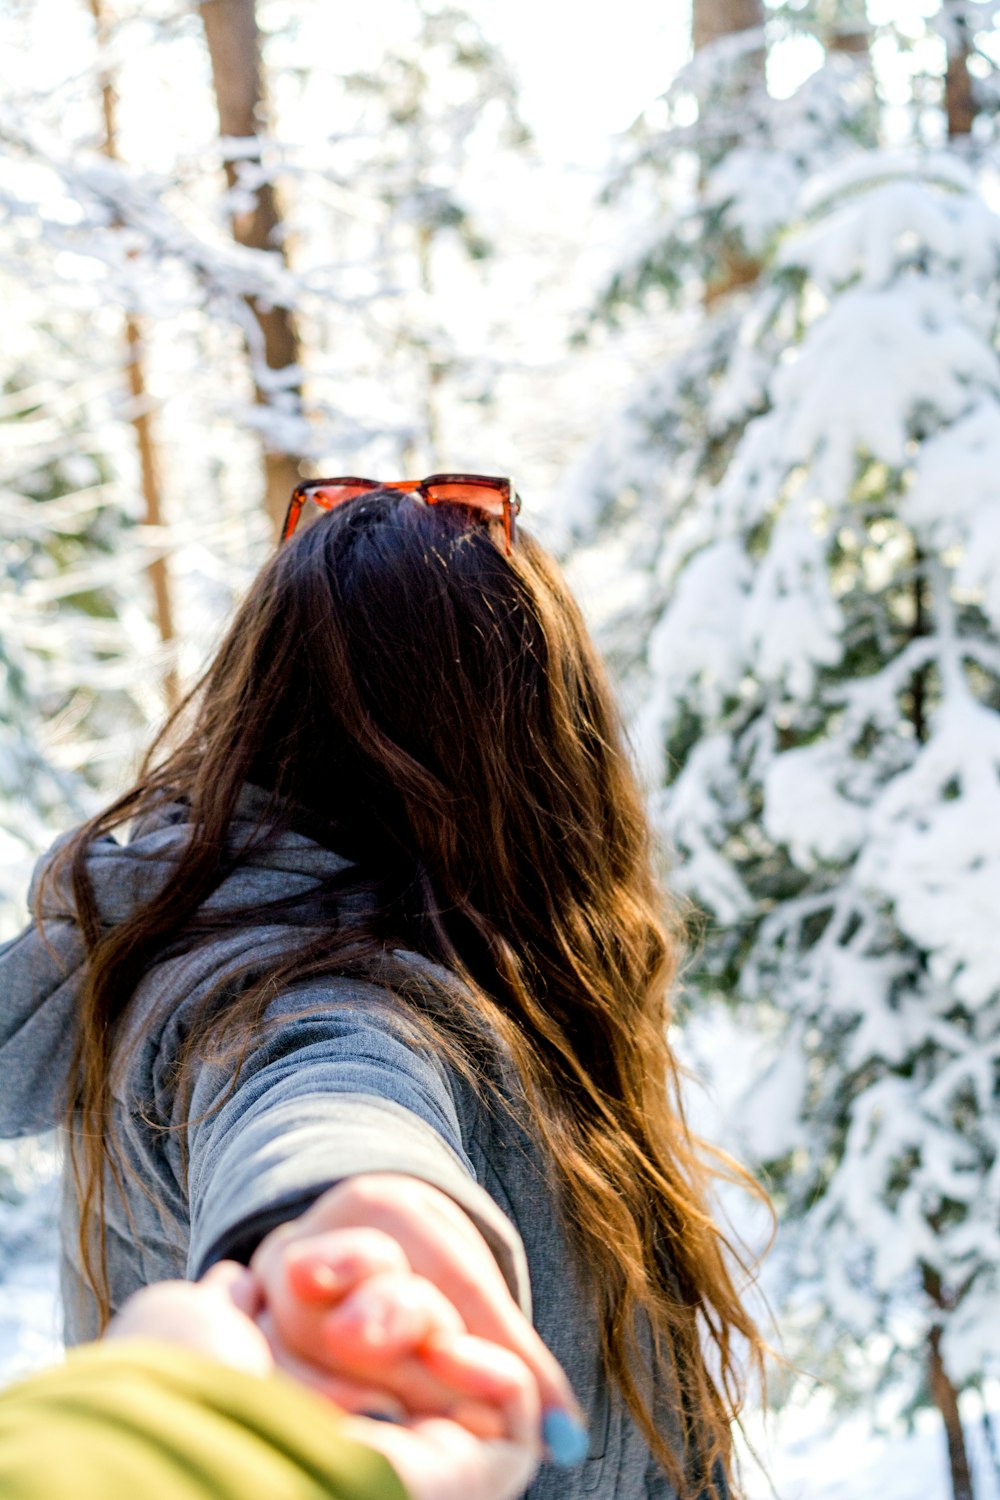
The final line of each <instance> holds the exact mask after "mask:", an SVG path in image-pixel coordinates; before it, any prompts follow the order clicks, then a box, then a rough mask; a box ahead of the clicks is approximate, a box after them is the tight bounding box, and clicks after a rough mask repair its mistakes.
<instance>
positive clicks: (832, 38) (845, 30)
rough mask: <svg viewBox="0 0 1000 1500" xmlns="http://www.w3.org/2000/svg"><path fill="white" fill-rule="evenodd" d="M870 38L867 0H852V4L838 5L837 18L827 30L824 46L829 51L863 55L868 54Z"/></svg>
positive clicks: (857, 55) (851, 55)
mask: <svg viewBox="0 0 1000 1500" xmlns="http://www.w3.org/2000/svg"><path fill="white" fill-rule="evenodd" d="M870 40H871V34H870V27H868V12H867V5H865V0H852V3H850V5H840V6H838V7H837V20H835V21H832V23H831V26H829V28H828V31H826V36H825V37H823V46H825V48H826V51H828V52H846V54H847V55H849V57H861V55H865V54H867V52H868V43H870Z"/></svg>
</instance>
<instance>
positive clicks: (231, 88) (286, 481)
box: [198, 0, 302, 531]
mask: <svg viewBox="0 0 1000 1500" xmlns="http://www.w3.org/2000/svg"><path fill="white" fill-rule="evenodd" d="M198 9H199V12H200V14H201V19H202V24H203V26H204V28H205V41H206V42H207V44H208V52H209V57H210V58H211V63H212V79H213V82H214V85H215V99H216V105H217V107H218V112H219V131H220V134H222V135H223V136H234V137H254V136H256V135H257V130H258V126H259V123H260V116H261V113H262V111H263V107H264V86H263V73H262V67H261V48H260V31H259V29H258V26H257V15H256V10H255V0H203V3H202V4H201V5H199V7H198ZM238 175H239V174H238V164H237V163H236V162H235V161H227V162H226V178H227V181H228V182H229V185H230V187H233V186H235V184H236V182H237V180H238ZM280 224H281V217H280V214H279V212H278V203H277V196H276V194H275V191H274V187H273V185H272V184H271V183H269V182H265V183H262V184H261V185H260V187H258V188H256V189H255V190H254V193H253V208H252V209H251V210H248V211H246V212H242V213H237V214H235V215H234V216H233V236H234V238H235V239H236V240H237V241H238V242H239V243H240V244H241V245H247V246H248V247H250V248H251V249H254V250H271V251H276V252H277V253H278V254H280V255H282V256H283V255H284V253H285V252H284V248H283V246H282V244H281V242H280V238H279V236H278V234H277V232H276V231H277V230H278V228H279V226H280ZM247 304H248V306H249V308H250V310H251V312H252V313H253V315H254V318H255V319H256V321H257V326H258V327H259V329H260V331H261V336H262V339H263V345H264V361H265V363H266V365H267V367H268V369H269V370H284V369H287V368H288V366H289V365H297V364H298V362H299V339H298V333H297V331H296V328H295V322H294V319H293V317H292V314H291V312H290V311H289V309H288V308H287V307H274V306H272V305H270V304H267V305H265V304H263V303H261V302H260V301H259V300H258V299H257V298H255V297H250V298H248V299H247ZM254 388H255V392H256V399H257V401H258V403H259V404H260V405H262V406H267V405H268V404H269V399H270V398H269V396H268V393H267V391H266V390H264V389H263V388H262V386H261V384H260V383H259V381H257V380H256V379H255V381H254ZM286 390H287V393H288V394H290V395H292V396H293V397H294V398H295V399H296V401H297V402H301V398H302V392H301V388H300V386H299V385H298V384H293V385H291V386H289V387H287V388H286ZM264 476H265V486H266V496H265V503H266V507H267V512H268V515H269V516H270V518H271V521H272V523H273V525H274V528H275V531H277V529H278V528H279V527H280V525H281V522H282V520H283V519H284V514H285V509H286V507H287V505H288V500H289V496H290V495H291V492H292V490H293V489H294V488H295V486H296V484H298V482H299V467H298V462H297V460H296V459H295V458H294V457H293V456H292V455H291V454H288V453H283V452H281V451H280V450H279V449H277V448H271V447H269V446H267V444H266V443H265V451H264Z"/></svg>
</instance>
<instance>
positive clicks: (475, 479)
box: [281, 474, 521, 557]
mask: <svg viewBox="0 0 1000 1500" xmlns="http://www.w3.org/2000/svg"><path fill="white" fill-rule="evenodd" d="M444 484H465V485H470V486H472V487H474V488H480V489H483V490H490V491H492V492H493V494H494V495H498V496H499V498H500V504H501V506H502V507H503V534H504V539H505V542H506V551H507V556H508V557H509V556H510V554H511V550H512V548H513V546H514V517H515V516H516V515H518V513H519V512H520V509H521V497H520V495H519V494H518V493H517V491H516V490H515V489H514V481H513V480H512V479H510V478H509V477H507V476H499V475H494V474H428V476H427V478H426V479H395V480H380V479H360V478H356V477H352V476H349V475H348V476H341V477H340V478H338V479H307V480H304V481H303V482H302V484H299V485H296V487H295V489H294V490H293V491H292V498H291V500H290V501H289V502H288V509H287V511H286V512H285V520H284V524H283V525H282V528H281V541H282V542H287V541H288V538H289V537H290V536H291V535H292V534H293V532H294V531H295V528H296V527H297V526H298V524H299V518H300V516H301V515H302V507H303V506H304V505H305V503H306V501H307V500H308V499H309V498H310V495H311V494H312V492H313V491H314V490H323V489H327V488H336V487H338V486H341V487H344V488H347V487H349V486H350V487H354V488H356V489H357V494H356V495H348V496H346V497H345V498H344V499H343V500H337V501H334V503H333V504H332V505H324V504H323V502H322V501H321V500H316V504H317V505H319V506H320V508H321V509H323V510H336V508H337V506H338V505H346V504H347V502H348V500H356V499H357V498H358V496H359V495H364V494H370V493H371V492H373V491H374V490H397V491H398V492H399V493H400V494H404V495H412V494H417V495H420V496H421V498H422V499H423V500H424V501H425V503H426V504H427V505H470V506H472V507H473V509H482V510H483V511H484V512H485V513H486V514H489V515H493V514H495V512H492V511H488V510H487V507H486V506H485V505H484V506H481V507H477V506H476V503H475V501H474V500H451V499H443V500H442V499H439V498H438V497H436V496H435V495H434V494H432V490H433V489H434V487H435V486H437V485H444ZM313 498H315V497H313Z"/></svg>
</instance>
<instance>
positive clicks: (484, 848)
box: [0, 479, 762, 1500]
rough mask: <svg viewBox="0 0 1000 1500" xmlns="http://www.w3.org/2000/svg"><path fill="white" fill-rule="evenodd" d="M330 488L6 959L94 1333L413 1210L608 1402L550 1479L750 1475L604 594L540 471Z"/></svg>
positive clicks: (15, 1035) (391, 1226) (16, 1065)
mask: <svg viewBox="0 0 1000 1500" xmlns="http://www.w3.org/2000/svg"><path fill="white" fill-rule="evenodd" d="M314 501H317V502H318V505H314V503H313V502H314ZM303 505H304V506H305V508H306V510H313V511H317V512H318V511H319V510H320V509H324V510H328V512H329V513H328V514H322V515H319V518H318V519H317V520H316V521H315V524H313V525H311V526H308V527H306V528H303V529H302V530H301V533H300V534H296V535H295V536H293V537H291V539H290V540H286V541H284V543H283V545H282V546H281V547H279V549H278V551H277V553H276V555H275V556H274V557H273V558H272V559H271V561H270V562H269V563H268V564H267V565H266V566H265V567H264V569H263V571H262V572H261V574H260V575H259V577H258V579H257V581H256V582H255V584H254V585H253V587H252V588H251V590H250V593H249V595H248V597H247V599H246V600H245V602H244V603H243V605H242V606H241V608H240V609H239V611H238V613H237V615H236V619H235V621H234V623H233V626H232V628H231V629H230V631H229V634H228V635H227V637H226V639H225V640H224V642H223V644H222V646H221V648H220V650H219V652H218V654H217V656H216V658H215V660H214V661H213V663H212V665H211V666H210V668H209V670H208V672H207V673H206V674H205V677H204V678H203V680H202V682H201V683H200V684H199V686H198V687H197V689H196V690H195V692H194V693H193V694H192V696H191V698H190V699H189V700H188V703H187V705H186V707H185V708H184V710H183V711H182V713H181V714H180V715H179V716H177V717H176V719H175V722H174V723H173V724H171V725H170V726H168V731H169V732H168V735H167V737H166V738H165V739H164V740H162V741H161V742H160V743H159V744H158V745H156V746H154V749H153V751H152V752H151V754H150V756H149V757H148V758H147V761H146V763H145V765H144V767H143V769H142V771H141V773H140V776H139V779H138V781H137V783H136V785H135V786H134V787H133V788H132V789H131V790H130V791H129V792H128V793H126V794H125V795H124V796H123V797H121V798H119V800H118V801H117V802H115V803H114V804H113V805H112V806H111V807H110V808H109V809H108V810H107V811H106V812H104V813H102V814H101V815H100V816H99V817H97V818H95V819H93V820H92V821H91V822H90V823H89V824H87V825H85V826H84V827H83V828H82V829H80V830H79V831H77V832H76V833H75V834H73V835H72V836H71V837H70V838H69V840H68V841H67V842H65V843H64V844H63V846H62V847H61V848H59V849H58V850H57V853H56V856H55V858H54V859H51V860H49V861H48V862H45V863H43V874H42V876H41V877H40V878H39V879H38V880H36V884H35V888H34V891H33V903H34V907H33V909H34V911H35V914H36V920H37V922H38V923H39V924H40V926H39V927H37V928H36V929H34V930H30V931H29V933H28V934H27V935H25V937H24V938H23V939H22V940H21V943H20V944H19V945H15V947H14V948H13V949H11V950H10V951H9V952H8V953H7V954H6V955H4V957H3V958H2V960H0V962H2V965H3V969H2V972H0V993H2V994H3V995H4V996H5V997H7V998H5V1001H4V1005H5V1007H6V1023H5V1026H4V1030H3V1032H2V1033H0V1042H4V1043H5V1044H4V1047H3V1051H2V1052H0V1067H2V1068H3V1070H4V1076H5V1078H7V1077H10V1078H12V1079H14V1080H15V1082H14V1086H13V1088H12V1089H11V1090H10V1091H7V1090H6V1089H5V1096H4V1103H3V1106H2V1110H0V1130H3V1129H6V1130H7V1131H11V1130H18V1129H20V1130H26V1129H39V1128H44V1127H45V1126H47V1125H49V1124H51V1122H52V1118H53V1114H54V1111H55V1110H56V1108H57V1102H56V1101H57V1099H58V1098H59V1097H60V1096H59V1089H60V1085H63V1086H65V1081H66V1080H67V1079H68V1080H69V1091H68V1096H67V1095H66V1094H65V1093H64V1094H63V1096H62V1097H63V1100H64V1106H65V1109H66V1111H67V1118H68V1122H69V1124H70V1127H71V1142H72V1146H73V1150H72V1172H71V1173H70V1174H69V1177H68V1185H67V1207H66V1216H65V1229H64V1235H65V1242H66V1262H65V1277H64V1282H65V1289H66V1294H67V1307H68V1323H69V1329H70V1332H71V1334H72V1336H74V1337H81V1336H87V1335H89V1334H91V1333H92V1332H93V1331H95V1329H96V1327H97V1326H98V1324H99V1321H100V1318H101V1317H102V1316H104V1315H106V1314H107V1312H108V1311H109V1310H111V1309H112V1308H113V1307H114V1306H115V1305H117V1304H118V1302H119V1301H120V1300H121V1298H122V1297H123V1296H125V1295H127V1294H128V1293H129V1292H130V1291H132V1290H133V1289H134V1288H135V1287H136V1286H137V1285H140V1284H142V1283H144V1282H148V1281H152V1280H156V1279H159V1278H162V1277H167V1276H171V1275H177V1274H183V1273H184V1271H185V1269H187V1270H188V1272H189V1273H190V1274H193V1275H198V1274H200V1273H201V1272H202V1271H203V1270H204V1269H205V1268H206V1267H207V1266H209V1265H211V1264H212V1263H213V1262H214V1261H215V1260H217V1259H220V1258H223V1257H231V1258H236V1259H242V1260H246V1259H248V1258H249V1257H250V1256H251V1255H253V1254H254V1252H255V1250H257V1254H258V1257H260V1259H259V1261H258V1262H255V1264H260V1265H262V1266H263V1274H265V1275H266V1266H267V1257H268V1236H269V1234H270V1233H271V1232H272V1231H273V1230H274V1229H275V1226H277V1225H280V1224H283V1223H284V1222H285V1221H287V1220H290V1219H292V1218H294V1217H295V1216H297V1215H299V1214H301V1213H302V1212H303V1211H304V1210H308V1214H309V1215H312V1216H313V1219H312V1220H311V1221H310V1222H311V1224H312V1227H314V1228H318V1229H319V1230H322V1228H323V1227H324V1225H325V1224H327V1223H332V1225H333V1226H334V1227H338V1226H343V1225H344V1224H345V1223H346V1224H350V1223H364V1222H372V1223H375V1224H376V1226H377V1227H381V1228H385V1229H387V1231H388V1232H389V1233H390V1234H393V1235H394V1236H395V1237H396V1238H397V1239H399V1241H400V1243H401V1244H403V1246H404V1249H406V1250H407V1253H408V1254H409V1255H410V1258H411V1260H414V1269H416V1270H418V1271H420V1272H421V1274H428V1271H429V1272H430V1273H431V1277H430V1279H432V1280H435V1279H437V1280H438V1281H439V1284H441V1283H442V1281H443V1280H447V1279H448V1278H451V1281H452V1282H455V1281H457V1282H459V1283H461V1279H462V1268H463V1265H464V1264H465V1263H466V1253H467V1254H468V1257H469V1259H468V1265H470V1266H473V1267H475V1274H474V1275H472V1276H471V1277H467V1278H466V1283H465V1285H464V1288H462V1293H461V1294H462V1295H463V1296H466V1297H471V1298H472V1299H473V1302H474V1301H475V1296H476V1293H475V1283H476V1281H477V1280H478V1279H480V1277H482V1278H486V1276H487V1270H486V1263H485V1261H484V1260H483V1259H482V1258H481V1256H482V1254H484V1253H485V1252H481V1251H480V1249H479V1248H474V1247H479V1246H481V1244H482V1241H483V1240H485V1242H486V1244H487V1245H488V1246H489V1250H490V1252H491V1256H492V1259H490V1257H487V1260H489V1261H490V1267H491V1271H492V1274H496V1272H497V1267H499V1270H500V1271H501V1272H502V1273H503V1276H504V1277H505V1278H506V1281H507V1283H508V1285H509V1286H510V1287H511V1289H512V1290H513V1291H514V1293H515V1295H517V1296H518V1297H519V1299H520V1300H521V1302H522V1305H524V1306H526V1305H527V1303H526V1298H527V1282H528V1277H529V1276H530V1283H531V1287H532V1290H533V1294H534V1302H535V1309H536V1312H535V1318H536V1326H537V1329H538V1331H539V1333H540V1334H541V1336H542V1339H544V1341H545V1344H546V1345H548V1347H549V1349H551V1350H552V1351H553V1353H554V1354H555V1355H556V1357H557V1359H558V1360H559V1361H560V1363H561V1364H562V1365H563V1367H564V1368H565V1369H566V1370H567V1372H568V1373H569V1375H570V1378H571V1380H572V1383H573V1386H574V1388H575V1390H576V1391H577V1393H578V1395H579V1397H580V1400H581V1403H582V1406H583V1409H584V1412H585V1413H586V1415H587V1418H588V1420H589V1425H590V1431H591V1445H590V1456H589V1458H588V1460H587V1462H586V1463H585V1464H584V1465H583V1466H582V1468H581V1469H580V1470H579V1471H577V1472H576V1473H574V1474H573V1475H572V1476H567V1475H555V1474H553V1473H552V1472H551V1471H550V1470H543V1472H542V1474H541V1475H540V1476H539V1478H538V1479H537V1480H536V1481H535V1484H534V1485H533V1487H532V1488H531V1490H530V1491H529V1494H530V1495H531V1496H532V1497H536V1500H547V1497H549V1496H552V1497H554V1496H557V1495H558V1496H559V1497H560V1500H567V1497H573V1496H576V1495H584V1494H587V1495H593V1496H597V1497H604V1496H607V1497H609V1500H610V1497H611V1496H617V1497H619V1500H628V1497H632V1496H635V1497H640V1496H651V1497H652V1496H656V1497H660V1496H663V1497H667V1496H670V1495H672V1494H674V1493H675V1492H676V1493H677V1494H679V1495H683V1496H692V1495H700V1494H705V1495H708V1494H713V1495H715V1496H721V1495H723V1494H725V1493H726V1489H727V1482H728V1480H729V1479H730V1478H731V1476H730V1473H729V1471H730V1467H731V1464H730V1453H731V1448H730V1424H731V1421H732V1420H733V1418H734V1417H735V1415H736V1413H737V1410H738V1405H739V1400H740V1391H741V1383H742V1382H741V1366H740V1362H739V1361H740V1360H741V1359H742V1356H743V1352H744V1350H743V1348H742V1347H739V1348H738V1347H737V1346H738V1345H745V1346H748V1347H749V1351H750V1354H751V1356H752V1358H753V1359H754V1360H755V1361H757V1362H758V1363H759V1362H760V1359H761V1353H762V1345H761V1342H760V1339H759V1337H758V1335H757V1332H756V1330H755V1328H754V1325H753V1323H752V1321H751V1319H750V1318H749V1316H748V1314H747V1313H746V1311H745V1310H744V1308H743V1307H742V1305H741V1303H740V1299H739V1296H738V1293H737V1291H736V1289H735V1287H734V1284H733V1280H732V1277H731V1273H730V1270H729V1266H728V1253H727V1247H726V1245H725V1243H724V1241H723V1239H722V1236H721V1234H720V1232H719V1230H718V1229H717V1227H716V1226H715V1224H714V1223H713V1221H712V1218H711V1215H710V1212H709V1209H708V1193H709V1180H708V1178H709V1173H708V1170H707V1168H706V1167H705V1165H704V1164H703V1162H702V1159H701V1157H700V1156H699V1154H698V1152H697V1150H696V1147H695V1145H694V1144H693V1143H692V1141H691V1139H690V1138H689V1136H688V1134H687V1132H686V1129H685V1126H684V1123H683V1118H682V1115H681V1110H680V1103H679V1099H678V1095H677V1071H676V1064H675V1062H674V1059H673V1057H672V1055H671V1053H670V1050H669V1046H668V1042H667V1039H666V1023H667V1020H668V1014H669V1010H668V989H669V985H670V981H671V978H672V975H673V972H674V967H675V959H676V949H677V937H676V932H675V928H674V925H673V923H672V922H671V920H670V919H669V918H668V917H667V916H666V915H665V914H664V902H663V898H662V896H661V893H660V892H659V890H658V889H657V886H656V883H655V880H654V876H653V873H652V869H651V857H650V850H649V836H648V830H647V825H646V821H645V818H644V814H643V808H642V802H641V798H640V795H639V792H638V789H637V786H636V784H635V780H634V777H633V773H632V771H631V769H630V766H629V761H628V757H627V754H626V751H625V749H624V746H623V740H622V734H621V731H620V728H619V725H618V722H617V718H616V714H615V710H614V706H613V704H612V701H611V697H610V694H609V691H608V688H607V686H606V683H605V680H604V676H603V673H602V670H601V667H600V664H599V662H598V659H597V657H596V655H595V652H594V649H593V647H592V645H591V643H590V641H589V640H588V637H587V634H586V631H585V628H584V626H583V624H582V621H581V619H580V616H579V613H578V610H577V608H576V606H575V604H574V602H573V600H572V599H571V597H570V595H569V593H568V591H567V589H566V586H565V584H564V583H563V581H562V580H561V578H560V576H559V574H558V571H557V569H556V567H555V565H554V564H553V562H552V561H551V559H549V558H548V557H547V555H546V554H545V553H544V551H543V550H542V549H541V548H540V547H539V545H538V544H537V543H536V542H534V541H533V540H532V539H531V537H530V536H527V535H525V534H523V533H521V534H520V535H519V536H518V537H517V538H516V539H514V538H513V508H514V501H513V497H512V495H511V494H510V491H509V489H505V488H504V486H503V484H502V482H499V481H492V480H489V479H483V480H479V479H473V480H472V481H471V482H469V483H468V484H464V483H463V484H462V485H460V486H458V487H457V488H451V487H450V486H449V485H448V484H442V485H440V486H439V485H438V484H437V483H436V482H434V481H426V482H424V483H423V484H421V485H420V486H409V487H406V488H404V487H395V488H394V487H385V488H379V487H377V486H376V485H374V483H372V484H369V485H367V486H366V485H365V482H361V485H360V486H359V485H357V484H354V483H353V482H352V483H350V484H343V483H340V482H329V483H325V484H317V485H314V486H306V487H304V488H303V490H302V491H301V492H297V494H296V497H295V498H294V500H293V508H292V511H290V517H292V520H294V516H295V515H297V514H298V509H301V508H302V507H303ZM296 507H297V508H296ZM291 526H292V522H291V521H290V523H289V526H288V527H286V534H287V533H288V532H290V530H291ZM129 821H131V824H132V829H131V838H130V840H129V842H128V843H126V844H124V845H120V844H118V843H117V842H116V841H115V840H114V838H113V837H112V832H113V830H115V829H120V828H121V827H122V825H124V824H125V823H127V822H129ZM42 925H43V927H44V931H42V930H40V927H41V926H42ZM7 1038H9V1039H7ZM382 1174H390V1175H389V1176H388V1177H384V1176H383V1175H382ZM401 1178H402V1179H405V1181H403V1182H402V1183H401V1182H400V1179H401ZM441 1193H443V1194H445V1195H447V1198H448V1199H450V1200H451V1203H450V1209H451V1212H452V1213H453V1214H454V1215H457V1217H458V1219H459V1220H461V1223H462V1225H464V1226H465V1228H464V1229H463V1230H462V1231H461V1232H459V1230H458V1229H457V1228H456V1227H455V1223H454V1222H453V1223H452V1224H450V1225H448V1224H445V1223H444V1221H443V1220H442V1219H441V1218H440V1216H437V1215H436V1210H435V1209H434V1207H433V1199H432V1200H428V1198H427V1194H437V1195H438V1196H440V1194H441ZM429 1202H430V1205H431V1206H430V1207H429V1206H428V1203H429ZM310 1205H312V1206H311V1207H310ZM453 1231H454V1232H453ZM281 1232H282V1233H287V1232H288V1231H281ZM469 1236H474V1237H475V1240H474V1241H473V1239H472V1238H471V1237H469ZM262 1242H263V1244H262ZM258 1246H261V1249H260V1250H258V1249H257V1247H258ZM449 1247H450V1252H449ZM449 1253H450V1257H451V1258H450V1260H449V1258H448V1257H449ZM421 1257H423V1259H421ZM494 1260H495V1264H493V1261H494ZM442 1268H444V1269H442ZM526 1272H527V1274H526ZM449 1294H451V1283H449ZM453 1300H454V1298H453ZM471 1316H472V1319H473V1321H472V1323H471V1324H470V1327H471V1329H472V1331H473V1332H477V1333H483V1334H484V1335H485V1336H487V1337H493V1336H494V1334H495V1332H496V1329H495V1326H494V1325H493V1324H491V1322H490V1317H491V1316H492V1314H491V1313H490V1311H489V1310H487V1311H485V1312H484V1311H483V1309H482V1307H479V1308H477V1307H472V1308H471ZM477 1318H480V1320H481V1321H479V1322H478V1323H477V1322H476V1319H477ZM303 1338H304V1340H305V1342H304V1343H303V1344H300V1352H307V1351H308V1352H309V1353H310V1354H311V1355H312V1356H314V1357H315V1355H316V1354H317V1352H318V1351H317V1350H316V1349H315V1347H314V1346H313V1344H311V1343H310V1342H309V1337H308V1333H306V1334H304V1335H303ZM706 1342H707V1344H708V1346H709V1347H708V1349H707V1352H706V1348H705V1345H706ZM319 1352H321V1351H319ZM532 1358H533V1360H534V1364H533V1368H535V1369H536V1371H537V1372H538V1375H539V1380H540V1384H541V1385H542V1387H543V1397H544V1398H545V1399H546V1400H547V1401H548V1402H549V1404H550V1405H556V1406H558V1405H560V1404H562V1405H563V1406H564V1407H566V1406H568V1404H569V1402H568V1399H567V1398H561V1397H560V1391H559V1388H558V1386H557V1384H556V1377H555V1376H554V1375H553V1374H552V1372H551V1370H549V1369H548V1368H547V1367H546V1366H545V1364H544V1359H543V1356H542V1355H541V1354H538V1353H534V1352H533V1353H532Z"/></svg>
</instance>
